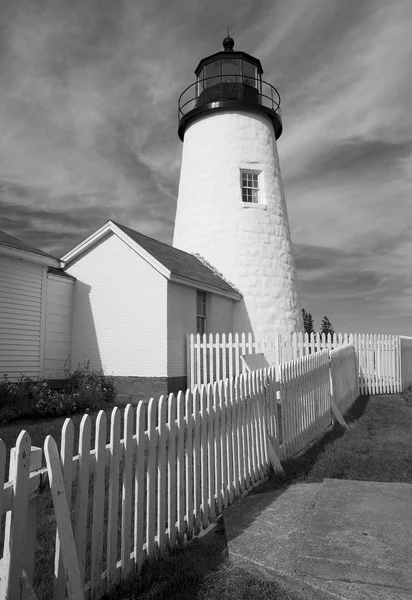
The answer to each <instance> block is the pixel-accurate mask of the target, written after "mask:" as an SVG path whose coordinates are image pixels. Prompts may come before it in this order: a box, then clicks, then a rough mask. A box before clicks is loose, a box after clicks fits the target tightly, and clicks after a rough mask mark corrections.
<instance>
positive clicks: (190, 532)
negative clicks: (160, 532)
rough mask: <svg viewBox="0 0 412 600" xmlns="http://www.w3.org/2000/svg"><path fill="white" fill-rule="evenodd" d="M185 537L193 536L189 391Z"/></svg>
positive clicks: (188, 397) (189, 403)
mask: <svg viewBox="0 0 412 600" xmlns="http://www.w3.org/2000/svg"><path fill="white" fill-rule="evenodd" d="M186 428H187V429H186V444H185V460H186V523H187V526H186V536H187V539H188V540H191V539H192V536H193V486H194V482H193V441H192V440H193V398H192V393H191V391H190V390H187V391H186Z"/></svg>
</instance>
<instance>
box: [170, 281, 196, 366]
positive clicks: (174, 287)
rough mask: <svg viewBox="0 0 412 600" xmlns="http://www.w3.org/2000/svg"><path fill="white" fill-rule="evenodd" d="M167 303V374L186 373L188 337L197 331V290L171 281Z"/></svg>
mask: <svg viewBox="0 0 412 600" xmlns="http://www.w3.org/2000/svg"><path fill="white" fill-rule="evenodd" d="M167 296H168V303H167V328H168V336H167V337H168V341H167V362H168V367H167V374H168V376H169V377H179V376H182V375H186V337H187V334H189V333H196V290H195V288H191V287H188V286H186V285H182V284H180V283H173V282H171V281H170V282H169V284H168V292H167Z"/></svg>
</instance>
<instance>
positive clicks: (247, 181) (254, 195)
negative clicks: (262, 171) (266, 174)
mask: <svg viewBox="0 0 412 600" xmlns="http://www.w3.org/2000/svg"><path fill="white" fill-rule="evenodd" d="M241 177H242V201H243V202H259V173H257V172H256V171H241Z"/></svg>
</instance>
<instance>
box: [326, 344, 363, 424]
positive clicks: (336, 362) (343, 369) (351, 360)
mask: <svg viewBox="0 0 412 600" xmlns="http://www.w3.org/2000/svg"><path fill="white" fill-rule="evenodd" d="M358 372H359V369H358V357H357V354H356V350H355V348H354V346H352V345H351V344H347V345H345V346H340V347H339V348H335V349H334V350H331V352H330V379H331V394H332V397H333V399H334V401H335V403H336V405H337V407H338V409H339V410H340V412H341V413H342V414H344V413H345V412H346V411H347V410H348V409H349V408H350V407H351V405H352V404H353V403H354V402H355V400H356V399H357V398H358V396H359V377H358Z"/></svg>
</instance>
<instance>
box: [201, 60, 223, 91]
mask: <svg viewBox="0 0 412 600" xmlns="http://www.w3.org/2000/svg"><path fill="white" fill-rule="evenodd" d="M203 71H204V72H205V75H204V76H205V78H206V81H205V87H210V86H211V85H215V84H216V83H219V82H220V61H219V60H215V61H214V62H212V63H209V64H208V65H206V66H205V68H204V69H203Z"/></svg>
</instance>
